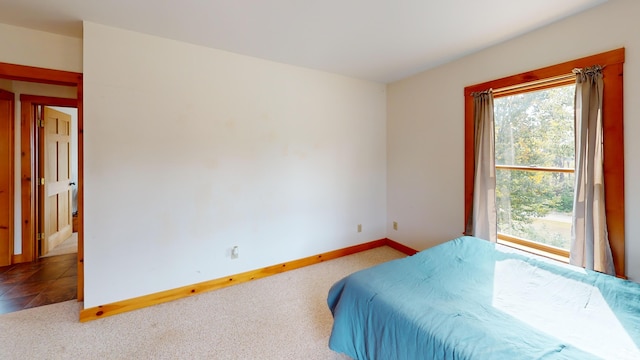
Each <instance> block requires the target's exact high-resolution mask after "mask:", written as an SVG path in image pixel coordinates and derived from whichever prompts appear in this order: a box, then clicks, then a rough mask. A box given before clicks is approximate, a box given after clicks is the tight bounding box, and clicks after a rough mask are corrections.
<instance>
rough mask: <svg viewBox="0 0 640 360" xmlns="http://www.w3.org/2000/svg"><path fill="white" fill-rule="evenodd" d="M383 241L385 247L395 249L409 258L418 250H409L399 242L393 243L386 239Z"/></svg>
mask: <svg viewBox="0 0 640 360" xmlns="http://www.w3.org/2000/svg"><path fill="white" fill-rule="evenodd" d="M385 240H386V243H385V245H387V246H388V247H390V248H393V249H396V250H398V251H400V252H401V253H404V254H406V255H409V256H411V255H415V254H416V253H418V250H416V249H413V248H410V247H408V246H406V245H403V244H400V243H399V242H395V241H393V240H391V239H388V238H387V239H385Z"/></svg>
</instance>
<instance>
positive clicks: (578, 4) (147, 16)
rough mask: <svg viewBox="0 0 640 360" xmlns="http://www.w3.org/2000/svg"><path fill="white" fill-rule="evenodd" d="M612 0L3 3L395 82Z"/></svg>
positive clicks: (5, 15) (77, 29)
mask: <svg viewBox="0 0 640 360" xmlns="http://www.w3.org/2000/svg"><path fill="white" fill-rule="evenodd" d="M606 1H607V0H533V1H525V0H173V1H172V0H46V1H42V0H0V22H2V23H5V24H10V25H17V26H22V27H27V28H32V29H37V30H43V31H49V32H53V33H58V34H63V35H69V36H76V37H80V36H81V34H82V23H81V21H82V20H89V21H92V22H96V23H100V24H104V25H110V26H114V27H118V28H123V29H129V30H134V31H138V32H142V33H147V34H152V35H157V36H161V37H165V38H170V39H175V40H180V41H184V42H188V43H193V44H198V45H203V46H207V47H212V48H217V49H222V50H227V51H231V52H235V53H239V54H244V55H250V56H255V57H259V58H263V59H269V60H274V61H278V62H283V63H288V64H292V65H298V66H303V67H308V68H313V69H319V70H323V71H329V72H333V73H338V74H344V75H348V76H353V77H357V78H362V79H368V80H374V81H379V82H390V81H394V80H398V79H401V78H403V77H406V76H409V75H412V74H415V73H417V72H420V71H422V70H425V69H429V68H432V67H435V66H438V65H440V64H443V63H446V62H448V61H451V60H454V59H456V58H460V57H462V56H465V55H467V54H470V53H473V52H475V51H478V50H480V49H483V48H485V47H488V46H491V45H493V44H497V43H499V42H502V41H505V40H508V39H510V38H513V37H516V36H518V35H521V34H523V33H526V32H528V31H531V30H533V29H536V28H539V27H542V26H544V25H546V24H549V23H552V22H554V21H557V20H559V19H562V18H564V17H567V16H570V15H572V14H575V13H578V12H580V11H583V10H585V9H588V8H591V7H593V6H596V5H599V4H602V3H604V2H606Z"/></svg>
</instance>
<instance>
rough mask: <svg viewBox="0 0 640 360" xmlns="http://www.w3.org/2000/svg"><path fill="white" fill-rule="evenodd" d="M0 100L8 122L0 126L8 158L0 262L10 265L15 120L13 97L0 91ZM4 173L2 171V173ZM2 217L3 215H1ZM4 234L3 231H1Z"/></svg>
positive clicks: (11, 257) (12, 244)
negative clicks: (3, 238)
mask: <svg viewBox="0 0 640 360" xmlns="http://www.w3.org/2000/svg"><path fill="white" fill-rule="evenodd" d="M0 99H1V100H2V105H1V107H2V108H3V109H2V112H3V113H4V114H5V115H6V116H7V118H8V121H7V122H6V123H3V124H0V126H1V127H2V129H1V130H0V132H1V133H2V137H3V141H2V142H3V144H2V147H5V146H6V148H5V150H6V151H7V153H6V154H7V156H8V158H7V159H6V160H7V166H8V169H7V172H6V173H4V174H2V179H0V181H2V182H3V183H4V185H5V186H6V187H4V186H3V187H4V191H6V192H7V193H6V194H5V195H7V197H6V200H7V203H6V204H3V206H7V208H5V209H3V212H4V210H6V211H7V212H6V213H5V214H6V216H7V218H6V219H2V222H4V221H5V220H6V221H7V223H6V228H5V229H3V230H6V235H7V238H6V240H7V244H6V247H5V246H4V244H3V249H0V251H1V252H2V253H3V255H2V259H1V260H0V261H2V265H3V266H4V265H11V264H13V263H14V258H13V257H14V251H15V250H14V234H15V229H14V228H15V225H14V219H15V214H14V212H15V211H14V208H15V204H14V202H15V201H14V199H15V196H14V195H15V185H14V184H15V181H16V180H15V134H16V131H15V123H16V121H15V120H16V119H15V117H16V116H15V95H14V94H13V93H12V92H9V91H6V90H2V89H0ZM3 172H4V171H3ZM3 216H4V215H3ZM3 232H4V231H3Z"/></svg>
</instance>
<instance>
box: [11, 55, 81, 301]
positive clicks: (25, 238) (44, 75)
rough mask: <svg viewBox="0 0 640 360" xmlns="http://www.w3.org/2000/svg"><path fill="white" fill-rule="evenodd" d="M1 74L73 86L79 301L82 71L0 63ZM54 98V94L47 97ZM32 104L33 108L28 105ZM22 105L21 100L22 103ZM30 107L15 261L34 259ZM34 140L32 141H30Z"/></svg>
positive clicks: (24, 128) (25, 116) (24, 126)
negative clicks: (19, 245) (20, 248)
mask: <svg viewBox="0 0 640 360" xmlns="http://www.w3.org/2000/svg"><path fill="white" fill-rule="evenodd" d="M0 78H2V79H8V80H17V81H26V82H35V83H43V84H51V85H63V86H75V87H76V89H77V90H76V91H77V94H76V99H71V101H73V102H74V105H75V107H76V108H77V109H78V119H77V120H78V296H77V298H78V301H82V300H84V150H83V144H84V139H83V130H82V129H83V111H82V109H83V106H82V88H83V76H82V73H77V72H71V71H62V70H53V69H45V68H39V67H33V66H24V65H16V64H8V63H0ZM49 99H54V98H49ZM67 100H69V99H67ZM31 108H33V107H32V106H31ZM23 109H24V104H23ZM30 113H31V111H27V112H26V113H25V112H23V113H22V114H21V119H20V125H21V135H20V138H21V140H20V141H21V166H20V169H21V195H22V196H21V202H22V246H23V252H22V254H21V255H15V258H14V261H17V262H27V261H33V260H35V259H34V255H35V254H33V250H31V252H29V253H26V252H25V251H24V249H25V247H24V246H25V244H27V243H28V244H30V245H29V246H31V247H33V239H34V235H35V231H34V230H35V229H34V226H35V222H34V220H35V217H34V212H35V203H34V199H35V197H34V195H35V194H34V189H35V170H36V169H35V166H36V164H35V158H34V154H35V153H34V152H33V151H35V149H34V147H35V143H34V141H35V126H34V125H35V124H34V123H33V122H32V121H29V118H30V116H29V114H30ZM32 144H33V145H32Z"/></svg>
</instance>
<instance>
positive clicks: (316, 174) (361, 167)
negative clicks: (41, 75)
mask: <svg viewBox="0 0 640 360" xmlns="http://www.w3.org/2000/svg"><path fill="white" fill-rule="evenodd" d="M83 46H84V59H83V61H84V111H85V112H84V124H85V127H84V136H85V137H84V139H85V140H84V149H85V183H86V188H85V230H86V231H85V307H93V306H97V305H100V304H104V303H110V302H114V301H117V300H122V299H127V298H132V297H136V296H140V295H144V294H149V293H153V292H158V291H162V290H166V289H172V288H176V287H179V286H184V285H188V284H193V283H197V282H201V281H205V280H210V279H215V278H219V277H223V276H226V275H230V274H236V273H239V272H243V271H248V270H252V269H257V268H261V267H264V266H268V265H273V264H276V263H280V262H285V261H288V260H293V259H299V258H303V257H306V256H310V255H314V254H318V253H322V252H326V251H330V250H334V249H338V248H342V247H346V246H350V245H354V244H359V243H363V242H367V241H371V240H375V239H379V238H383V237H384V236H385V231H386V229H385V218H386V196H385V192H386V176H385V172H386V155H385V154H386V145H385V141H386V133H385V120H386V108H385V99H386V93H385V85H383V84H377V83H372V82H365V81H360V80H355V79H351V78H347V77H343V76H337V75H333V74H328V73H322V72H318V71H312V70H307V69H303V68H298V67H293V66H289V65H284V64H278V63H274V62H269V61H265V60H260V59H256V58H250V57H246V56H240V55H236V54H232V53H228V52H224V51H218V50H213V49H207V48H203V47H199V46H194V45H190V44H186V43H180V42H176V41H172V40H166V39H161V38H157V37H152V36H148V35H143V34H139V33H134V32H130V31H124V30H119V29H115V28H110V27H106V26H102V25H98V24H94V23H89V22H87V23H85V26H84V45H83ZM357 224H362V225H363V232H362V233H357V231H356V229H357ZM234 245H237V246H239V248H240V257H239V258H238V259H235V260H232V259H231V258H230V254H229V251H230V249H231V247H232V246H234Z"/></svg>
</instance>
